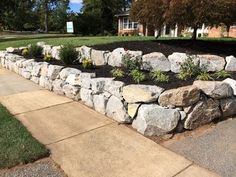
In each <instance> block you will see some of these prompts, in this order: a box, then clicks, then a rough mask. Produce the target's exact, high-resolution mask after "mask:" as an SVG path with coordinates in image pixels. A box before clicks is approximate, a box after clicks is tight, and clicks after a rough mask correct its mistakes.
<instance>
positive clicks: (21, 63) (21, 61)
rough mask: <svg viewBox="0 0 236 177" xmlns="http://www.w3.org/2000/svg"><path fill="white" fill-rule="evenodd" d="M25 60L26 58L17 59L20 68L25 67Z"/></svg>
mask: <svg viewBox="0 0 236 177" xmlns="http://www.w3.org/2000/svg"><path fill="white" fill-rule="evenodd" d="M25 61H26V59H21V60H17V61H16V66H18V67H19V68H23V62H25Z"/></svg>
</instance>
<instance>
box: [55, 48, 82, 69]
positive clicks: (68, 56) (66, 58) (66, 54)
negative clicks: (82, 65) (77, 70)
mask: <svg viewBox="0 0 236 177" xmlns="http://www.w3.org/2000/svg"><path fill="white" fill-rule="evenodd" d="M78 56H79V52H78V51H76V49H75V48H74V46H73V45H70V44H67V45H65V46H63V47H62V48H61V49H60V51H59V57H60V59H61V60H62V61H63V62H64V63H65V64H66V65H71V64H75V63H76V61H77V60H78Z"/></svg>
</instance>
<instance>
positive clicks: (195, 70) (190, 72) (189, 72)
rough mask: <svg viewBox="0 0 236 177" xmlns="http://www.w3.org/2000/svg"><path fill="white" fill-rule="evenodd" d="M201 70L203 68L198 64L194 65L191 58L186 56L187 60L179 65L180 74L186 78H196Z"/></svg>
mask: <svg viewBox="0 0 236 177" xmlns="http://www.w3.org/2000/svg"><path fill="white" fill-rule="evenodd" d="M202 70H203V68H201V67H200V66H199V64H195V63H194V61H193V57H191V56H188V58H187V60H186V61H185V62H184V63H183V64H182V65H181V68H180V73H182V75H185V76H186V77H193V76H197V75H198V74H199V73H200V72H201V71H202Z"/></svg>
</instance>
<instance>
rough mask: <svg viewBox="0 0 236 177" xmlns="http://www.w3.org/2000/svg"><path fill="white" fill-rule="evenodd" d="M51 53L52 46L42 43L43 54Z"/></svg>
mask: <svg viewBox="0 0 236 177" xmlns="http://www.w3.org/2000/svg"><path fill="white" fill-rule="evenodd" d="M51 53H52V46H51V45H43V54H44V55H47V54H51Z"/></svg>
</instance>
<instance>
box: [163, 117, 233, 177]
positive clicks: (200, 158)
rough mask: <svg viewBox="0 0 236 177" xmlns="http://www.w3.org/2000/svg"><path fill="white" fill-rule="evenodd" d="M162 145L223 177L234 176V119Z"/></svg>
mask: <svg viewBox="0 0 236 177" xmlns="http://www.w3.org/2000/svg"><path fill="white" fill-rule="evenodd" d="M164 145H165V146H166V147H168V148H170V149H171V150H173V151H174V152H177V153H179V154H181V155H183V156H185V157H187V158H188V159H189V160H192V161H194V162H196V163H197V164H199V165H201V166H204V167H206V168H208V169H210V170H212V171H215V172H217V173H218V174H220V175H222V176H224V177H235V176H236V119H230V120H227V121H224V122H221V123H219V124H218V125H217V126H216V127H212V128H211V129H210V130H208V131H206V132H205V133H203V134H202V135H201V136H194V137H192V136H190V137H187V138H184V139H182V140H177V141H169V142H165V144H164Z"/></svg>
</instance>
